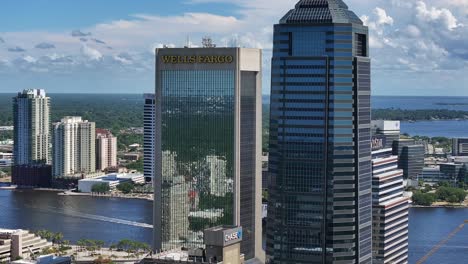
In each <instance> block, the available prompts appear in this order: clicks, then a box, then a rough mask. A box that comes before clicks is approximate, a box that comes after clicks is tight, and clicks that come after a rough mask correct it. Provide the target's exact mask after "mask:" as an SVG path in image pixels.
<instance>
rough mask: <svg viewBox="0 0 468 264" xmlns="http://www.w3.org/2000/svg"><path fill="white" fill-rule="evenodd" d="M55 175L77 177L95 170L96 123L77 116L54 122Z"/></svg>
mask: <svg viewBox="0 0 468 264" xmlns="http://www.w3.org/2000/svg"><path fill="white" fill-rule="evenodd" d="M53 127H54V148H53V149H54V151H53V152H54V154H53V156H54V167H53V175H54V176H55V177H73V176H75V177H79V176H80V175H87V174H90V173H94V172H95V171H96V124H95V123H94V122H88V120H83V119H82V118H81V117H78V116H67V117H64V118H63V119H62V120H61V122H59V123H55V124H54V126H53Z"/></svg>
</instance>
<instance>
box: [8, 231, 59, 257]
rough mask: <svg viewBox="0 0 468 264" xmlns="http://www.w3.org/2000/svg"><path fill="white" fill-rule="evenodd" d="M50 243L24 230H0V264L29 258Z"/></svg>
mask: <svg viewBox="0 0 468 264" xmlns="http://www.w3.org/2000/svg"><path fill="white" fill-rule="evenodd" d="M50 246H52V243H50V242H48V241H47V240H45V239H42V238H41V237H39V236H36V235H34V234H32V233H30V232H28V231H26V230H21V229H19V230H10V229H0V263H3V262H7V263H9V262H11V261H12V260H15V259H19V258H23V259H25V258H29V257H30V256H31V255H33V254H38V253H40V252H41V251H42V250H43V249H44V248H48V247H50Z"/></svg>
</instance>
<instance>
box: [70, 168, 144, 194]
mask: <svg viewBox="0 0 468 264" xmlns="http://www.w3.org/2000/svg"><path fill="white" fill-rule="evenodd" d="M124 182H131V183H134V184H143V183H145V177H144V176H143V174H137V173H131V174H126V173H122V174H117V173H112V174H108V175H104V176H101V177H97V178H89V179H83V180H79V181H78V190H79V191H80V192H83V193H90V192H92V189H93V186H94V185H96V184H106V185H107V186H109V188H110V189H111V190H114V189H115V188H117V185H119V184H121V183H124Z"/></svg>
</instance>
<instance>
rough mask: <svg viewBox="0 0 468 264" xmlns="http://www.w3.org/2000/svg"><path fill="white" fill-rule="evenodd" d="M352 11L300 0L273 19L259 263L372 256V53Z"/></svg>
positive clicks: (358, 259)
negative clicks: (266, 193) (266, 189)
mask: <svg viewBox="0 0 468 264" xmlns="http://www.w3.org/2000/svg"><path fill="white" fill-rule="evenodd" d="M316 11H317V12H316ZM319 11H320V12H319ZM327 12H328V13H327ZM335 12H336V13H335ZM319 13H320V14H322V13H324V14H325V15H324V14H322V15H320V16H319V15H318V14H319ZM326 14H331V15H330V19H332V20H331V21H330V20H329V19H324V20H323V21H321V20H320V18H321V17H328V16H327V15H326ZM353 15H354V14H351V12H350V11H349V10H347V7H346V5H344V3H343V2H342V1H333V0H328V1H326V0H324V1H300V2H299V3H298V4H297V5H296V9H294V10H291V11H290V12H289V13H288V14H287V15H286V16H285V17H284V18H283V19H282V20H281V22H280V24H278V25H275V29H274V40H273V41H274V43H273V46H274V48H273V59H272V86H271V113H270V115H271V116H270V147H269V150H270V153H269V154H270V156H269V173H270V174H271V178H272V185H271V187H270V201H269V208H268V220H267V245H266V246H267V252H266V253H267V263H274V264H289V263H294V264H297V263H308V264H310V263H370V262H371V256H372V252H371V248H372V241H371V238H372V234H371V231H372V230H371V229H372V226H371V219H372V202H371V198H372V197H371V195H372V194H371V184H372V181H371V179H372V175H371V147H370V139H371V135H370V61H369V59H368V58H367V54H368V51H367V46H368V45H367V28H366V27H364V26H363V25H362V22H360V21H359V20H358V19H357V20H356V18H355V15H354V16H353ZM340 16H343V17H340ZM335 20H337V21H339V22H336V23H335Z"/></svg>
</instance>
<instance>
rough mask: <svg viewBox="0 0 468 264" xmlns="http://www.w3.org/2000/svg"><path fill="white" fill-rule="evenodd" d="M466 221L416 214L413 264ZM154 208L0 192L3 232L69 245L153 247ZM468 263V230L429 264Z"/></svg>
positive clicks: (445, 214) (454, 214) (431, 212)
mask: <svg viewBox="0 0 468 264" xmlns="http://www.w3.org/2000/svg"><path fill="white" fill-rule="evenodd" d="M464 220H468V209H445V208H412V209H411V211H410V246H409V248H410V253H409V256H410V263H415V262H416V261H417V260H418V259H419V258H421V257H422V256H424V255H425V254H426V253H427V252H429V251H430V249H431V248H432V247H433V246H434V245H436V244H437V243H438V242H439V241H441V240H442V239H444V238H445V237H446V236H447V235H448V234H449V233H450V232H451V231H452V230H454V229H455V228H456V227H457V226H459V225H460V224H461V223H463V221H464ZM139 223H142V224H151V223H152V203H151V202H149V201H145V200H128V199H118V198H95V197H88V196H59V195H57V194H56V193H53V192H37V191H23V190H21V191H6V190H3V191H2V190H0V228H13V229H14V228H22V229H29V230H39V229H47V230H51V231H54V232H62V233H63V234H64V236H65V239H69V240H71V241H72V242H76V241H77V240H79V239H81V238H88V239H100V240H104V241H105V242H106V243H107V244H111V243H114V242H117V241H119V240H121V239H124V238H127V239H132V240H138V241H142V242H145V243H148V244H150V243H151V236H152V229H151V228H148V227H141V226H139ZM466 259H468V227H467V228H465V229H464V230H462V231H461V232H459V233H458V234H457V235H455V236H454V237H453V238H452V239H451V240H450V241H449V242H448V243H447V244H446V245H445V246H443V247H442V248H441V249H440V250H439V251H438V252H437V253H436V254H434V255H433V256H432V257H431V258H430V259H429V260H428V261H427V262H426V263H427V264H452V263H453V264H460V263H466V262H460V261H461V260H466Z"/></svg>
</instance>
